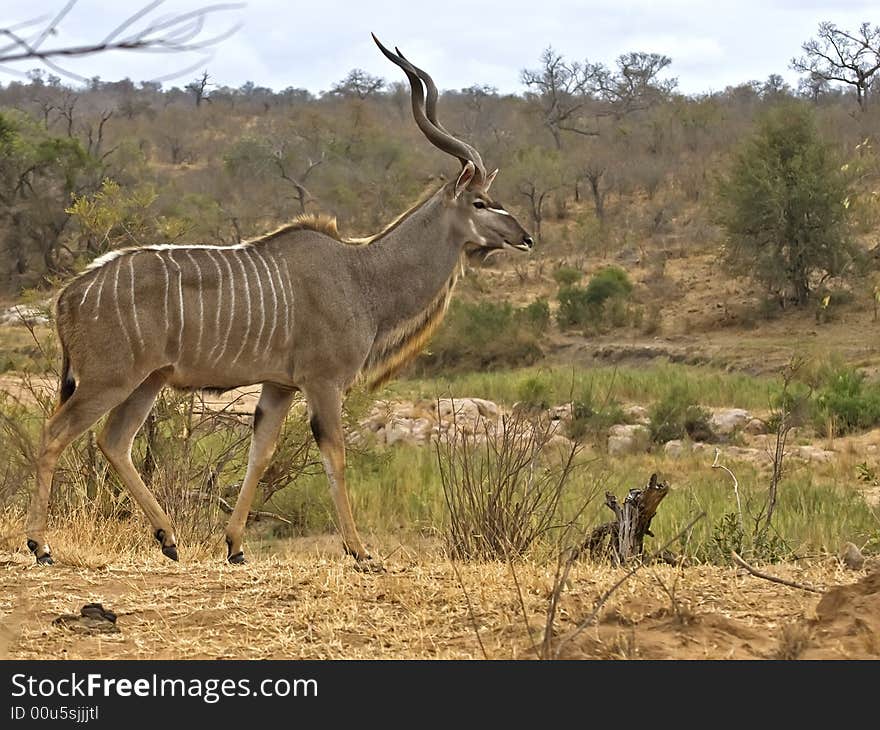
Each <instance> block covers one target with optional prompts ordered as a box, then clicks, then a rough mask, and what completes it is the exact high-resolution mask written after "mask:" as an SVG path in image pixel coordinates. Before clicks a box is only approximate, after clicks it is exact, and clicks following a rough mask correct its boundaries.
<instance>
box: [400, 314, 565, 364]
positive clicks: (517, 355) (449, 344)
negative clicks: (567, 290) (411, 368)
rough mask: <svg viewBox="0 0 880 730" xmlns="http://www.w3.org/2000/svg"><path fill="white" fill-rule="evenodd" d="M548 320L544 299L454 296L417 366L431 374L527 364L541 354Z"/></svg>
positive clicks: (548, 315) (538, 357) (531, 362)
mask: <svg viewBox="0 0 880 730" xmlns="http://www.w3.org/2000/svg"><path fill="white" fill-rule="evenodd" d="M549 323H550V307H549V305H548V303H547V301H546V300H545V299H539V300H537V301H535V302H532V303H531V304H529V305H528V306H525V307H521V308H514V307H513V306H512V305H510V304H508V303H506V302H501V303H496V302H491V301H481V302H475V303H470V302H461V301H454V302H453V303H452V305H451V306H450V308H449V313H448V314H447V315H446V320H445V321H444V322H443V325H442V326H441V328H440V330H439V331H438V332H437V334H436V335H434V337H433V339H432V340H431V342H430V344H429V345H428V350H427V351H426V352H425V353H423V354H422V356H421V357H420V358H419V360H418V363H417V370H418V371H419V372H420V373H421V374H431V373H435V372H440V371H442V372H444V373H448V372H453V371H459V372H462V371H468V370H482V369H485V368H492V367H521V366H525V365H531V364H533V363H534V362H536V361H537V360H538V359H540V357H541V355H542V352H541V347H540V341H541V338H542V336H543V334H544V332H545V331H546V330H547V326H548V325H549Z"/></svg>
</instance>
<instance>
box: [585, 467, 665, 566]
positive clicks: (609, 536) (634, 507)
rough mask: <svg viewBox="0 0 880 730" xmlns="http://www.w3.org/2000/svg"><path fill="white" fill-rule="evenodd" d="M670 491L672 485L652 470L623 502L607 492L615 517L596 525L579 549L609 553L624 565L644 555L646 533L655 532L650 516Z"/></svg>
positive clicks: (608, 504) (597, 553)
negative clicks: (646, 482) (661, 480)
mask: <svg viewBox="0 0 880 730" xmlns="http://www.w3.org/2000/svg"><path fill="white" fill-rule="evenodd" d="M668 493H669V485H668V484H665V483H662V482H658V481H657V475H656V474H651V478H650V479H649V481H648V484H647V486H645V487H643V488H642V489H630V490H629V494H628V495H627V496H626V499H625V500H624V501H623V504H620V503H619V502H618V501H617V497H615V496H614V495H613V494H611V492H606V494H605V504H606V506H607V507H608V508H609V509H610V510H611V511H612V512H614V517H615V519H614V521H613V522H606V523H605V524H603V525H599V526H598V527H596V528H595V529H594V530H593V531H592V532H591V533H590V534H589V536H588V537H587V539H586V540H585V541H584V542H583V544H582V545H581V546H580V548H579V549H578V551H577V552H578V553H582V552H584V551H587V552H588V553H589V554H590V556H591V557H598V556H600V555H602V554H604V553H610V555H611V558H612V559H613V560H614V563H615V564H616V565H623V564H624V563H626V562H627V561H628V560H629V559H630V558H632V557H633V556H636V555H641V554H642V552H643V550H644V539H645V535H649V536H651V537H653V536H654V535H653V533H652V532H651V529H650V528H651V520H653V519H654V515H655V514H656V512H657V508H658V507H659V506H660V502H662V501H663V498H664V497H666V495H667V494H668Z"/></svg>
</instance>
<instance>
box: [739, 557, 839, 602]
mask: <svg viewBox="0 0 880 730" xmlns="http://www.w3.org/2000/svg"><path fill="white" fill-rule="evenodd" d="M730 555H731V557H732V558H733V561H734V562H735V563H736V564H737V565H739V566H740V567H741V568H745V569H746V570H747V571H749V573H751V574H752V575H753V576H755V577H756V578H763V579H764V580H769V581H770V582H771V583H779V584H780V585H783V586H789V587H790V588H800V589H801V590H802V591H810V593H824V592H825V589H824V588H814V587H813V586H808V585H806V584H805V583H795V582H794V581H793V580H786V579H785V578H777V577H776V576H775V575H770V574H769V573H762V572H761V571H760V570H758V569H757V568H754V567H752V566H751V565H749V564H748V563H747V562H746V561H745V560H743V559H742V558H741V557H740V556H739V555H738V554H737V552H736V550H731V551H730Z"/></svg>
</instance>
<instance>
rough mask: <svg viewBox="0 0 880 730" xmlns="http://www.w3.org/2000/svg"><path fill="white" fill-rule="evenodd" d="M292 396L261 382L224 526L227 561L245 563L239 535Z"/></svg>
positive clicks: (291, 401) (272, 451)
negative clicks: (239, 478) (246, 448)
mask: <svg viewBox="0 0 880 730" xmlns="http://www.w3.org/2000/svg"><path fill="white" fill-rule="evenodd" d="M293 396H294V392H293V391H291V390H286V389H284V388H280V387H278V386H277V385H272V384H271V383H265V384H264V385H263V389H262V391H261V392H260V400H259V402H258V403H257V407H256V409H255V410H254V433H253V436H252V437H251V448H250V451H249V452H248V465H247V471H246V472H245V475H244V481H243V482H242V484H241V491H239V493H238V500H237V501H236V502H235V509H234V510H233V511H232V516H231V517H230V518H229V524H228V525H227V527H226V559H227V560H228V561H229V562H230V563H235V564H240V563H243V562H245V560H244V551H243V550H242V545H241V544H242V536H243V535H244V528H245V525H246V524H247V517H248V513H249V512H250V510H251V504H252V503H253V501H254V492H256V489H257V483H258V482H259V481H260V477H262V476H263V472H265V471H266V467H267V466H269V461H270V460H271V459H272V454H273V453H275V445H276V443H277V442H278V434H279V433H280V432H281V426H282V424H283V423H284V417H285V416H286V415H287V412H288V411H289V410H290V405H291V403H293Z"/></svg>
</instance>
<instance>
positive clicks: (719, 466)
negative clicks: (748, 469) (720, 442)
mask: <svg viewBox="0 0 880 730" xmlns="http://www.w3.org/2000/svg"><path fill="white" fill-rule="evenodd" d="M719 456H721V449H719V448H718V447H717V446H716V447H715V461H714V462H713V463H712V468H713V469H724V471H726V472H727V473H728V474H730V478H731V479H733V493H734V494H735V495H736V513H737V516H738V517H739V531H740V532H741V533H742V534H743V535H744V534H745V532H746V526H745V522H744V521H743V508H742V503H741V502H740V500H739V481H738V480H737V478H736V474H734V473H733V472H732V471H731V470H730V469H728V468H727V467H726V466H724V464H719V463H718V457H719Z"/></svg>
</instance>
